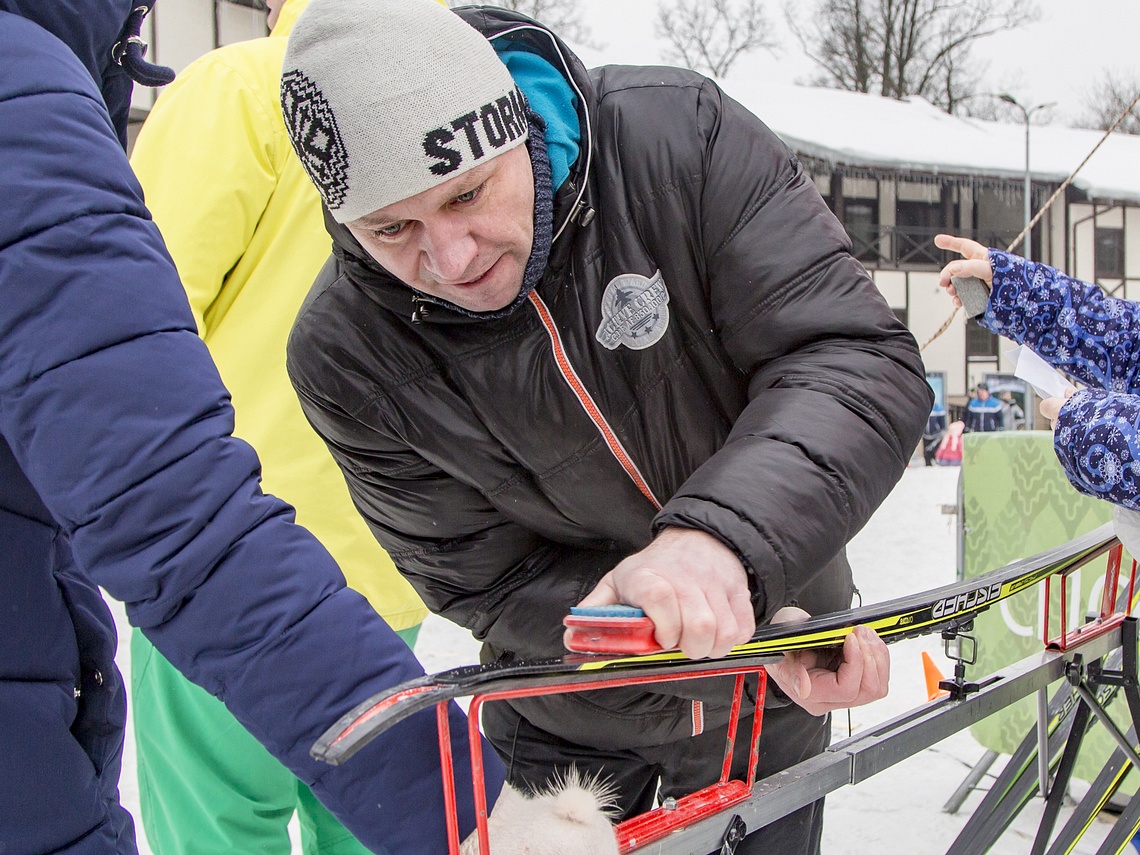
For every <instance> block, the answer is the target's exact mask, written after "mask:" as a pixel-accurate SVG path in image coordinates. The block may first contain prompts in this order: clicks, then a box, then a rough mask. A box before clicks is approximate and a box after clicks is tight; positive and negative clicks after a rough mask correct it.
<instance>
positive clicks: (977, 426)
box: [964, 395, 1004, 431]
mask: <svg viewBox="0 0 1140 855" xmlns="http://www.w3.org/2000/svg"><path fill="white" fill-rule="evenodd" d="M1003 412H1004V411H1003V409H1002V406H1001V401H999V400H998V399H997V398H995V397H993V396H992V395H991V396H990V397H988V398H986V399H985V400H984V401H983V400H982V399H981V398H971V399H970V402H969V403H968V404H967V405H966V418H965V419H964V421H965V423H966V430H968V431H991V430H1001V429H1002V427H1003V425H1004V422H1003V419H1002V414H1003Z"/></svg>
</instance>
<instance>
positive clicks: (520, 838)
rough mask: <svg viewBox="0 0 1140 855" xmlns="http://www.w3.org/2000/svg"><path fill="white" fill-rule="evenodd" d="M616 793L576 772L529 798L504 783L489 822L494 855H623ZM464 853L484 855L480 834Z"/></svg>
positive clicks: (468, 842)
mask: <svg viewBox="0 0 1140 855" xmlns="http://www.w3.org/2000/svg"><path fill="white" fill-rule="evenodd" d="M613 797H614V793H613V790H612V789H611V788H610V787H609V786H607V785H605V784H602V783H600V782H598V781H597V780H596V779H594V780H589V779H587V778H585V777H583V776H582V775H581V774H580V773H579V772H578V771H577V770H576V769H574V768H571V769H570V770H569V772H568V773H567V774H566V775H565V776H564V777H561V778H558V779H557V780H555V781H554V782H553V783H551V785H550V788H549V789H547V790H545V791H542V792H539V793H535V794H534V795H524V794H523V793H521V792H519V791H518V790H516V789H514V788H513V787H511V786H510V784H504V785H503V790H502V792H501V793H499V800H498V801H497V802H496V803H495V809H494V810H493V811H492V812H491V816H490V817H489V818H488V819H487V832H488V835H489V837H490V841H489V842H490V845H491V853H492V855H618V852H619V850H618V843H617V838H616V837H615V836H614V828H613V825H611V823H610V819H609V813H610V810H611V808H612V806H613ZM459 852H460V855H478V853H479V840H478V837H477V835H476V833H475V832H472V833H471V834H470V835H469V836H468V838H467V839H466V840H465V841H463V844H462V846H460V848H459Z"/></svg>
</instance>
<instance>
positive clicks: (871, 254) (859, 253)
mask: <svg viewBox="0 0 1140 855" xmlns="http://www.w3.org/2000/svg"><path fill="white" fill-rule="evenodd" d="M843 218H844V223H843V225H844V227H845V228H846V229H847V234H848V235H850V236H851V243H852V249H853V252H854V255H855V257H856V258H858V259H859V260H860V261H878V260H879V232H880V230H879V203H878V202H877V201H876V200H874V199H844V200H843Z"/></svg>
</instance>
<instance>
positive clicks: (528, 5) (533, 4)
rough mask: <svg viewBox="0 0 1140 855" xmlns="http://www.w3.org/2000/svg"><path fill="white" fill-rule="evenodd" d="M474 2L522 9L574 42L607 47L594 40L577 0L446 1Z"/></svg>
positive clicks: (456, 0) (453, 2)
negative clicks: (583, 19) (584, 21)
mask: <svg viewBox="0 0 1140 855" xmlns="http://www.w3.org/2000/svg"><path fill="white" fill-rule="evenodd" d="M473 2H479V3H481V4H482V5H484V6H498V7H499V8H501V9H510V10H511V11H512V12H522V13H523V14H524V15H526V16H527V17H529V18H534V19H535V20H536V21H539V22H541V23H543V24H546V26H548V27H550V29H552V30H553V31H554V32H555V33H557V34H558V35H559V36H561V37H562V38H563V39H565V40H566V41H567V42H570V43H571V44H573V45H575V46H578V47H589V48H595V49H600V48H601V47H604V45H601V44H599V43H597V42H595V41H594V39H593V33H592V31H591V30H590V27H589V25H587V24H585V23H583V21H582V16H581V10H579V9H578V4H577V3H576V2H575V0H447V5H448V6H469V5H471V3H473Z"/></svg>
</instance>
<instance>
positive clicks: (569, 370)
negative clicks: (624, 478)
mask: <svg viewBox="0 0 1140 855" xmlns="http://www.w3.org/2000/svg"><path fill="white" fill-rule="evenodd" d="M528 298H529V299H530V303H531V305H532V306H534V308H535V311H536V312H538V317H539V320H541V321H542V326H543V327H544V328H545V329H546V334H547V335H548V336H549V337H550V347H551V350H552V351H553V353H554V361H555V363H556V364H557V365H558V371H559V373H560V374H561V375H562V379H563V380H565V381H566V384H567V385H568V386H569V387H570V390H571V391H572V392H573V393H574V397H575V398H577V399H578V403H579V404H581V405H582V409H583V410H585V411H586V415H588V416H589V417H590V421H592V422H593V423H594V427H596V428H597V429H598V433H600V434H601V435H602V439H603V440H605V443H606V447H607V448H609V450H610V453H611V454H613V456H614V457H615V458H616V459H617V462H618V463H619V464H621V468H622V469H624V470H625V473H626V474H627V475H628V476H629V477H630V479H631V480H632V481H633V483H634V486H636V487H637V489H638V490H639V491H640V492H641V495H643V496H645V498H647V499H648V500H649V501H650V502H652V503H653V507H654V508H656V509H657V510H661V503H660V502H659V501H657V497H656V496H654V495H653V490H652V489H650V487H649V482H648V481H646V480H645V476H643V475H642V474H641V472H640V471H639V470H638V468H637V464H636V463H634V462H633V458H632V457H630V455H629V452H627V451H626V450H625V447H624V446H623V445H622V444H621V440H619V439H618V437H617V434H615V433H614V431H613V428H611V427H610V426H609V423H608V422H607V421H606V417H605V416H604V415H602V411H601V409H600V408H599V407H598V405H597V404H596V403H595V402H594V399H593V398H592V397H591V396H590V393H589V392H588V391H587V389H586V386H585V384H583V383H582V379H581V378H580V377H579V376H578V373H577V372H576V371H575V370H574V366H573V365H571V364H570V358H569V357H568V356H567V355H566V349H565V348H564V347H563V346H562V337H561V336H560V335H559V334H558V329H557V327H555V325H554V318H553V317H551V314H550V310H549V309H548V308H547V307H546V304H545V303H544V302H542V298H541V297H539V296H538V292H537V291H531V292H530V294H529V295H528Z"/></svg>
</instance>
